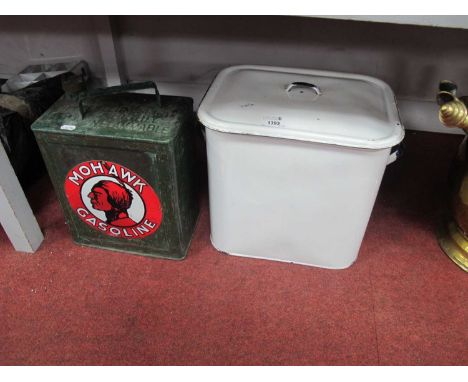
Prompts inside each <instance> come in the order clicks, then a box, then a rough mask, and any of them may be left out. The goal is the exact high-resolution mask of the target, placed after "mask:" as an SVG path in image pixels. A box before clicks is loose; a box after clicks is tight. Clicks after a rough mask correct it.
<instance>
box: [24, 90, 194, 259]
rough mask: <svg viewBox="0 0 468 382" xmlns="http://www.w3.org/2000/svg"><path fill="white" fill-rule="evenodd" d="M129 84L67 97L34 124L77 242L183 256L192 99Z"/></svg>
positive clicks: (190, 216)
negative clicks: (104, 197)
mask: <svg viewBox="0 0 468 382" xmlns="http://www.w3.org/2000/svg"><path fill="white" fill-rule="evenodd" d="M142 87H144V86H142ZM130 88H131V89H132V90H134V88H132V87H130ZM126 91H127V87H125V86H124V87H121V89H117V88H109V91H108V92H106V91H104V92H102V91H100V92H97V93H95V94H92V95H90V96H89V97H86V96H85V97H83V95H81V97H67V96H64V97H62V98H61V99H60V100H59V101H58V102H57V103H56V104H54V105H53V106H52V107H51V108H50V109H49V110H48V111H47V112H46V113H45V114H44V115H43V116H42V117H41V118H39V119H38V120H37V121H36V122H35V123H34V125H33V131H34V133H35V135H36V138H37V140H38V143H39V146H40V148H41V152H42V155H43V157H44V160H45V162H46V165H47V168H48V171H49V174H50V177H51V179H52V182H53V184H54V187H55V190H56V192H57V195H58V198H59V200H60V203H61V205H62V207H63V209H64V212H65V216H66V220H67V223H68V225H69V227H70V231H71V233H72V236H73V239H74V240H75V241H76V242H77V243H79V244H82V245H88V246H94V247H100V248H107V249H113V250H117V251H125V252H129V253H136V254H140V255H145V256H153V257H164V258H172V259H181V258H183V257H185V255H186V253H187V249H188V246H189V243H190V240H191V236H192V233H193V229H194V225H195V222H196V219H197V216H198V205H197V197H196V189H195V179H194V174H195V172H194V169H193V167H194V165H195V163H194V162H195V161H194V160H193V152H194V150H193V144H194V142H193V139H192V135H193V134H194V115H193V111H192V100H191V99H190V98H185V97H169V96H162V97H160V96H159V95H158V94H156V95H148V94H137V93H126ZM156 93H157V92H156ZM96 94H97V95H96ZM80 103H81V104H82V110H81V112H80ZM83 111H84V113H83ZM82 114H83V115H82ZM100 193H101V194H106V195H107V201H104V202H102V203H101V202H100V200H99V195H100ZM113 193H114V194H113ZM116 193H117V194H119V193H120V194H119V195H120V196H119V198H120V199H119V200H120V201H119V202H116V200H117V199H118V198H117V197H114V196H115V195H116ZM112 195H114V196H112ZM122 195H123V196H125V198H124V197H123V196H122ZM122 198H123V199H122ZM124 199H125V202H122V200H124ZM141 211H143V212H141ZM111 216H112V217H113V218H111ZM116 217H118V219H115V220H114V218H116Z"/></svg>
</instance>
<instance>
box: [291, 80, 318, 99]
mask: <svg viewBox="0 0 468 382" xmlns="http://www.w3.org/2000/svg"><path fill="white" fill-rule="evenodd" d="M301 88H302V89H312V90H313V91H314V92H315V94H317V95H318V96H319V95H321V94H322V92H321V90H320V88H319V87H318V86H317V85H314V84H311V83H309V82H291V83H290V84H289V85H288V87H287V88H286V93H289V92H290V91H291V90H294V89H301Z"/></svg>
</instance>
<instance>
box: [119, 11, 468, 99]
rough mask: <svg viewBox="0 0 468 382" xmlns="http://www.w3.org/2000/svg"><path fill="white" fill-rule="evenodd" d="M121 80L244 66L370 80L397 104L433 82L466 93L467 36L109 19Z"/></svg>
mask: <svg viewBox="0 0 468 382" xmlns="http://www.w3.org/2000/svg"><path fill="white" fill-rule="evenodd" d="M114 23H115V27H116V28H115V29H116V31H117V34H118V44H120V48H121V53H122V58H123V61H124V63H125V72H126V76H127V77H128V78H129V79H131V80H137V79H143V78H148V77H149V78H156V79H159V80H161V81H171V82H196V83H209V82H210V81H211V79H212V78H213V76H214V75H215V74H216V73H217V72H218V71H219V70H220V69H221V68H223V67H226V66H229V65H233V64H241V63H250V64H265V65H279V66H293V67H305V68H315V69H327V70H336V71H345V72H354V73H360V74H366V75H371V76H375V77H378V78H380V79H382V80H384V81H386V82H388V83H389V84H390V86H391V87H392V88H393V89H394V91H395V93H396V94H397V96H398V97H400V98H405V99H425V100H431V101H432V100H433V99H434V97H435V91H436V88H437V85H438V81H439V80H440V79H445V78H453V79H455V80H456V81H457V82H459V84H460V86H461V87H464V88H465V89H466V92H467V93H468V76H466V72H467V69H468V55H467V54H466V52H467V49H468V30H461V29H447V28H432V27H421V26H411V25H396V24H381V23H370V22H359V21H345V20H331V19H319V18H304V17H258V16H250V17H249V16H230V17H219V16H215V17H212V16H211V17H210V16H196V17H192V16H189V17H184V16H174V17H168V16H163V17H129V16H125V17H116V18H114Z"/></svg>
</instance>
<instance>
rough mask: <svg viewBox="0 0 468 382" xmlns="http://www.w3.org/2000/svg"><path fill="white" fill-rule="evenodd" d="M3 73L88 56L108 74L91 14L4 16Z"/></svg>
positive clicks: (0, 22) (0, 34) (0, 39)
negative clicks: (104, 67) (103, 63)
mask: <svg viewBox="0 0 468 382" xmlns="http://www.w3.org/2000/svg"><path fill="white" fill-rule="evenodd" d="M0 52H1V54H0V76H11V75H13V74H16V73H18V72H19V71H21V70H22V69H24V68H25V67H26V66H28V65H32V64H40V63H43V62H60V61H61V62H66V61H74V60H76V59H84V60H86V61H87V62H88V63H89V64H90V67H91V70H92V71H93V73H94V74H95V75H97V76H99V77H102V76H103V74H104V71H103V65H102V60H101V55H100V51H99V47H98V43H97V39H96V36H95V18H94V17H91V16H61V17H57V16H0Z"/></svg>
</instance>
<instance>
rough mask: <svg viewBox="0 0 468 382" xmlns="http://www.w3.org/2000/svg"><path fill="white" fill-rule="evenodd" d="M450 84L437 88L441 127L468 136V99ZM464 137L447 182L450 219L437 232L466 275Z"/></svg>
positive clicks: (467, 233) (467, 171) (467, 159)
mask: <svg viewBox="0 0 468 382" xmlns="http://www.w3.org/2000/svg"><path fill="white" fill-rule="evenodd" d="M456 92H457V86H456V84H455V83H453V82H451V81H442V82H441V83H440V85H439V92H438V94H437V103H438V104H439V106H440V108H439V119H440V121H441V122H442V124H443V125H444V126H447V127H458V128H461V129H463V130H464V131H465V133H466V134H468V108H467V105H468V97H460V98H458V97H457V95H456ZM467 139H468V135H467V136H465V138H464V139H463V142H462V143H461V144H460V147H459V150H458V154H457V156H456V158H455V161H454V163H453V167H452V171H451V177H450V178H451V179H450V217H449V218H448V220H447V221H446V222H445V224H444V225H443V227H442V228H441V229H440V231H439V233H438V240H439V245H440V246H441V247H442V249H443V251H444V252H445V253H446V254H447V256H448V257H450V259H451V260H452V261H453V262H455V264H457V265H458V266H459V267H460V268H461V269H463V270H464V271H465V272H468V156H467V150H466V146H467Z"/></svg>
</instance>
